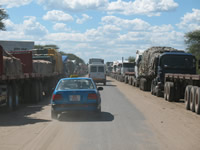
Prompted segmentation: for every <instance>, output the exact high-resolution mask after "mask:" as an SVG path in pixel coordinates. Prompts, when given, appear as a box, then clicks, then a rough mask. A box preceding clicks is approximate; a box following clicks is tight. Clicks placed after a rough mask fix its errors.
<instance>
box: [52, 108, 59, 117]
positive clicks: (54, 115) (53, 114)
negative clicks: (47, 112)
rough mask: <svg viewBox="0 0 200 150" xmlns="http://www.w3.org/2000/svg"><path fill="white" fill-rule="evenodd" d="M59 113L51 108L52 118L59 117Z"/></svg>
mask: <svg viewBox="0 0 200 150" xmlns="http://www.w3.org/2000/svg"><path fill="white" fill-rule="evenodd" d="M57 117H58V113H57V112H55V111H54V110H51V119H57Z"/></svg>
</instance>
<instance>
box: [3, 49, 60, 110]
mask: <svg viewBox="0 0 200 150" xmlns="http://www.w3.org/2000/svg"><path fill="white" fill-rule="evenodd" d="M56 53H58V52H57V51H55V52H53V54H52V52H51V53H46V54H44V56H39V55H37V54H36V55H35V54H34V55H33V54H32V51H29V50H26V51H12V52H11V51H10V52H9V53H8V52H7V51H5V50H4V49H3V47H2V46H1V45H0V105H6V106H7V108H8V109H10V110H12V109H15V108H16V107H17V106H18V105H19V104H21V103H37V102H38V101H40V100H42V98H43V96H45V95H49V94H51V90H52V88H53V87H54V85H55V84H56V82H57V80H58V79H60V78H61V77H63V72H62V70H63V68H62V67H63V65H62V64H61V63H60V62H57V61H59V60H62V58H60V55H59V54H56ZM48 56H50V57H48ZM37 57H40V58H37ZM42 57H44V58H45V59H42ZM34 58H35V59H34ZM46 58H52V59H51V60H50V59H46ZM56 64H57V65H56Z"/></svg>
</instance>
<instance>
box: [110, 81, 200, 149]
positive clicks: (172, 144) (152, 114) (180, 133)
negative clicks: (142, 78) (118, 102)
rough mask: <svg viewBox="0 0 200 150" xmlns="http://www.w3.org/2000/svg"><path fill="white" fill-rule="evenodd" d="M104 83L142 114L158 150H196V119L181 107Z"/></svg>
mask: <svg viewBox="0 0 200 150" xmlns="http://www.w3.org/2000/svg"><path fill="white" fill-rule="evenodd" d="M108 79H109V80H111V83H112V84H113V85H116V86H117V88H118V89H119V90H120V91H121V92H122V93H123V94H124V95H125V96H126V97H127V98H128V100H129V101H130V102H131V103H132V104H133V105H135V107H136V108H137V109H138V110H139V111H141V112H142V113H143V114H144V116H145V117H146V122H147V123H148V124H149V126H150V127H151V128H152V130H153V131H154V133H155V135H156V136H157V138H158V139H159V140H160V142H161V145H162V147H161V149H170V150H171V149H176V150H188V149H191V148H192V149H193V150H199V149H200V144H199V139H200V115H197V114H195V113H193V112H191V111H187V110H186V109H185V107H184V103H181V102H179V103H177V102H176V103H175V102H173V103H170V102H167V101H165V100H164V98H158V97H156V96H153V95H151V93H150V92H144V91H141V90H139V89H138V88H135V87H133V86H130V85H128V84H125V83H122V82H118V81H116V80H114V79H112V78H108Z"/></svg>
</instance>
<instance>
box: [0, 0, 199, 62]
mask: <svg viewBox="0 0 200 150" xmlns="http://www.w3.org/2000/svg"><path fill="white" fill-rule="evenodd" d="M0 5H1V6H2V7H3V8H4V9H5V10H6V11H7V13H8V14H9V18H8V19H7V20H4V23H5V24H6V29H7V30H6V31H0V40H17V41H24V40H25V41H34V42H35V44H42V45H43V44H56V45H57V46H58V47H59V48H60V50H61V51H64V52H66V53H73V54H75V55H77V56H79V57H81V58H82V59H83V60H85V62H88V60H89V58H92V57H98V58H104V59H105V61H115V60H119V59H121V58H122V57H124V58H128V57H129V56H135V53H136V51H137V50H145V49H147V48H149V47H151V46H170V47H173V48H177V49H181V50H185V49H186V46H185V44H184V34H185V33H187V32H190V31H193V30H197V29H200V0H0Z"/></svg>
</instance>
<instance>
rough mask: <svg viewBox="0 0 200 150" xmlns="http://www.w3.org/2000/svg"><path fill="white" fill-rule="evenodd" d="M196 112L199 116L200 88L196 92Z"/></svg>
mask: <svg viewBox="0 0 200 150" xmlns="http://www.w3.org/2000/svg"><path fill="white" fill-rule="evenodd" d="M195 112H196V113H197V114H200V88H198V89H197V90H196V96H195Z"/></svg>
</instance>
